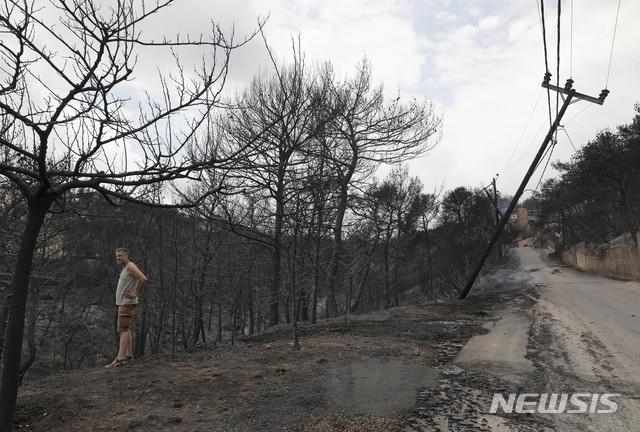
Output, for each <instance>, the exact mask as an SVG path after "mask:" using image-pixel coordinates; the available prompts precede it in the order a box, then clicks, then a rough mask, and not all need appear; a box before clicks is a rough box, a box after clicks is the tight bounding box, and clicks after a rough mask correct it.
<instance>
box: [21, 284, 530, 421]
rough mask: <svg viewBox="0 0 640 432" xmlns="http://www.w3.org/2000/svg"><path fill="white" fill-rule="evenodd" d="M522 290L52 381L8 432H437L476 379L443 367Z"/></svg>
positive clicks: (29, 393)
mask: <svg viewBox="0 0 640 432" xmlns="http://www.w3.org/2000/svg"><path fill="white" fill-rule="evenodd" d="M521 293H522V291H519V292H515V293H502V294H500V295H499V296H496V295H487V296H482V297H475V298H471V299H468V300H465V301H456V302H451V303H448V304H415V305H412V306H406V307H399V308H394V309H391V310H388V311H380V312H376V313H372V314H369V315H365V316H354V317H349V319H348V320H347V321H346V322H345V320H344V318H340V319H335V320H326V321H322V322H320V323H318V324H316V325H313V326H312V325H301V328H300V343H301V348H302V349H301V350H300V351H294V350H293V349H292V343H291V340H290V339H291V337H290V336H291V329H290V327H289V326H278V327H275V328H272V329H269V331H268V332H265V333H263V334H261V335H258V336H254V337H247V338H245V339H243V340H242V341H240V342H238V343H236V344H235V345H233V346H217V347H210V348H205V347H203V348H202V349H201V350H199V351H196V352H193V353H180V354H178V355H176V357H175V358H172V357H171V356H170V355H159V356H145V357H144V358H140V359H136V360H134V361H133V362H130V363H129V364H126V365H124V366H121V367H117V368H110V369H104V368H102V367H100V368H96V369H92V370H79V371H73V372H65V373H60V374H58V375H56V376H52V377H49V378H43V379H39V380H38V381H36V382H32V383H30V384H29V385H26V386H24V387H22V388H21V389H20V395H19V401H18V410H17V413H16V423H15V429H16V430H33V431H58V430H65V431H72V430H83V431H85V430H93V431H103V430H104V431H107V430H110V431H111V430H116V431H120V430H123V431H124V430H133V431H151V430H153V431H155V430H159V429H161V430H189V431H283V430H288V431H361V430H367V431H376V430H377V431H393V430H399V429H404V430H437V429H436V426H434V425H437V422H439V421H440V420H439V419H438V415H439V414H438V413H439V412H440V413H441V414H442V416H447V415H448V414H446V412H445V411H447V410H449V411H451V410H452V407H451V404H452V403H458V402H456V401H455V400H452V401H449V402H448V403H447V401H446V400H447V398H455V397H456V396H455V394H456V393H457V391H455V388H454V387H455V386H456V385H457V386H458V387H459V389H458V390H459V391H460V392H462V393H464V392H466V391H467V390H466V389H465V386H467V385H469V383H468V382H467V383H466V384H465V382H466V381H468V380H469V379H472V380H477V379H479V376H478V375H474V374H471V373H467V372H465V371H460V370H457V369H456V368H455V367H454V366H453V365H452V364H451V360H452V359H453V357H454V356H455V355H456V354H457V353H458V351H459V350H460V348H462V346H463V345H464V344H465V343H466V342H467V340H468V339H469V338H470V337H471V336H473V335H475V334H479V333H482V332H485V331H486V330H485V329H484V328H483V327H482V326H483V325H484V324H485V323H487V322H488V321H489V320H492V319H496V318H495V316H496V315H497V314H499V312H500V311H501V310H502V309H503V308H504V307H506V306H508V305H509V304H512V303H513V302H514V301H515V300H514V299H518V298H522V295H521ZM491 379H493V378H491ZM454 381H455V382H454ZM494 384H495V383H491V384H489V385H494ZM443 385H445V386H447V385H448V386H449V389H450V391H449V390H447V391H445V392H444V393H446V394H441V393H443V391H442V387H441V386H443ZM495 385H500V384H495ZM445 388H446V387H445ZM439 389H440V390H439ZM438 392H439V393H438ZM431 393H433V394H434V395H435V394H436V393H437V394H438V396H437V397H430V396H429V394H431ZM486 393H487V395H489V396H490V394H492V393H493V389H492V391H491V392H486ZM438 407H440V408H438ZM439 409H440V411H438V410H439ZM462 414H464V413H462ZM462 414H460V415H462ZM462 420H464V419H463V418H461V421H462ZM452 424H453V423H452ZM443 430H444V429H443ZM469 430H473V429H469ZM478 430H484V429H482V428H480V429H478ZM487 430H489V429H487Z"/></svg>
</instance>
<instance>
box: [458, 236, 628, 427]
mask: <svg viewBox="0 0 640 432" xmlns="http://www.w3.org/2000/svg"><path fill="white" fill-rule="evenodd" d="M517 254H518V255H519V258H520V266H519V268H518V269H513V270H512V271H511V275H510V277H511V278H512V280H513V281H514V284H515V285H521V284H522V282H523V281H526V282H527V284H528V285H534V286H536V289H535V291H534V293H535V294H534V295H533V297H536V298H535V302H533V303H530V304H529V305H527V306H526V308H524V307H522V306H518V305H514V307H513V308H509V309H507V310H505V311H504V312H503V313H501V315H500V316H498V317H496V319H495V320H493V321H491V322H490V323H489V324H487V326H486V327H487V328H488V330H489V333H488V334H486V335H481V336H476V337H474V338H472V339H471V340H470V341H469V342H468V343H467V344H466V345H465V347H464V348H463V349H462V351H461V352H460V354H459V355H458V357H457V359H456V363H457V364H458V365H460V366H462V367H464V368H465V369H469V370H476V371H478V370H479V371H483V372H487V373H491V374H494V375H496V376H498V377H500V379H501V380H502V381H504V382H508V383H511V384H512V387H511V388H512V389H516V393H517V394H518V395H522V394H523V393H524V394H538V395H541V394H543V393H546V394H547V396H546V397H547V398H551V397H552V395H553V394H557V395H558V396H557V397H558V400H560V398H561V395H562V394H567V395H568V397H569V398H570V397H571V396H573V395H578V396H575V397H576V398H577V400H578V401H582V402H583V403H582V404H581V403H578V404H572V403H571V400H569V401H568V403H567V408H566V409H565V410H564V411H563V412H562V413H555V414H549V413H539V412H538V409H537V408H533V409H534V411H536V412H534V413H533V414H531V413H529V414H518V413H512V414H508V415H507V416H506V417H509V418H511V419H513V418H514V416H516V417H517V416H534V418H535V416H538V418H540V419H541V423H540V424H543V425H544V426H545V427H544V429H545V430H557V431H581V432H583V431H598V432H601V431H640V283H638V282H637V281H618V280H613V279H609V278H605V277H600V276H596V275H591V274H587V273H584V272H580V271H576V270H574V269H571V268H569V267H567V266H562V265H558V264H554V263H552V262H551V261H549V260H547V259H546V258H545V257H544V256H543V253H542V251H541V250H539V249H534V248H522V249H519V250H518V251H517ZM531 304H533V306H531ZM488 390H490V389H488ZM603 394H610V395H612V396H607V397H606V399H607V400H609V401H613V402H614V405H615V407H614V406H613V405H611V404H610V403H609V404H607V403H606V400H605V402H603V401H602V399H601V398H602V395H603ZM505 396H506V395H505ZM527 398H528V399H524V400H526V401H527V402H530V401H534V400H536V397H535V396H528V397H527ZM534 406H536V405H535V404H529V405H527V407H529V408H531V407H534ZM556 406H557V405H556ZM569 410H574V411H586V412H574V413H568V411H569ZM591 411H595V412H591ZM598 411H601V412H598ZM603 411H613V412H603ZM516 420H517V419H516ZM501 430H502V429H501Z"/></svg>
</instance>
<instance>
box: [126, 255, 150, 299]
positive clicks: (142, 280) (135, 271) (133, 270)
mask: <svg viewBox="0 0 640 432" xmlns="http://www.w3.org/2000/svg"><path fill="white" fill-rule="evenodd" d="M127 271H128V272H129V274H130V275H131V276H133V277H135V278H136V279H138V288H137V289H136V290H135V291H128V292H125V293H124V295H126V296H127V297H138V296H139V295H140V293H141V292H142V288H144V285H145V284H146V283H147V277H146V276H145V275H144V273H142V272H141V271H140V269H139V268H138V266H137V265H135V264H134V263H130V264H129V266H128V267H127Z"/></svg>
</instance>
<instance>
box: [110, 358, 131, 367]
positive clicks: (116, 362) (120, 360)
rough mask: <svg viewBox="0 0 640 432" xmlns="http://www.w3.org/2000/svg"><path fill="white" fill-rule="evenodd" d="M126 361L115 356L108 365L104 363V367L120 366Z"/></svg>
mask: <svg viewBox="0 0 640 432" xmlns="http://www.w3.org/2000/svg"><path fill="white" fill-rule="evenodd" d="M126 362H127V360H126V359H119V358H116V359H115V360H113V361H112V362H111V363H109V364H108V365H106V366H105V367H106V368H110V367H114V366H122V365H123V364H125V363H126Z"/></svg>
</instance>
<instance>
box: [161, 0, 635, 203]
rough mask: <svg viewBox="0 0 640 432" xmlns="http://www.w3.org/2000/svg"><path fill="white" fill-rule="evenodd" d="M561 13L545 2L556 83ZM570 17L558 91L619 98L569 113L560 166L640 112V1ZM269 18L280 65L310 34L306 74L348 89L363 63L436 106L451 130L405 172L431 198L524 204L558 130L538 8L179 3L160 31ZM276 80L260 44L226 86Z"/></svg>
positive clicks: (347, 1) (521, 4)
mask: <svg viewBox="0 0 640 432" xmlns="http://www.w3.org/2000/svg"><path fill="white" fill-rule="evenodd" d="M557 6H558V5H557V1H545V2H544V10H545V14H544V18H545V21H546V33H547V34H546V40H547V47H548V65H549V69H550V71H551V72H552V73H553V78H552V82H553V83H555V80H556V75H558V74H557V73H556V69H557V67H558V61H557V55H558V54H557V37H558V35H557V30H556V27H557V19H558V7H557ZM618 8H619V10H620V13H619V15H618V14H617V11H618ZM560 16H561V24H560V39H561V44H560V46H561V48H560V65H559V66H560V74H559V79H560V86H563V85H564V82H565V81H566V80H567V79H568V78H572V79H573V80H574V81H575V83H574V88H575V89H576V91H578V92H580V93H583V94H587V95H590V96H595V97H597V96H598V95H599V93H600V91H601V90H602V89H604V88H607V89H608V90H609V91H610V94H609V96H608V97H607V99H606V100H605V102H604V104H603V105H598V104H594V103H590V102H586V101H578V102H576V103H573V104H571V105H570V106H569V109H568V110H567V113H566V114H565V116H564V118H563V120H562V122H561V125H562V128H561V130H560V131H559V133H558V141H557V144H556V145H555V146H554V147H553V152H552V154H551V161H557V160H562V161H568V160H569V159H570V157H571V155H572V154H573V153H574V152H575V150H576V149H579V148H580V147H582V146H583V145H584V144H586V143H587V142H588V141H589V140H592V139H593V138H595V136H596V134H597V133H598V132H599V131H602V130H605V129H611V130H615V128H616V127H617V126H619V125H622V124H626V123H630V122H631V120H632V118H633V117H634V115H635V112H634V104H635V103H636V102H640V85H638V80H639V78H640V26H638V25H637V20H638V18H640V1H637V0H575V1H572V0H566V1H563V2H562V6H561V14H560ZM265 18H267V20H266V25H265V27H264V33H265V35H266V38H267V41H268V43H269V46H270V47H271V50H272V52H273V54H274V55H275V57H276V58H277V59H278V60H279V61H287V59H290V58H291V56H292V54H291V52H292V50H291V43H292V38H297V37H298V35H299V36H300V39H301V45H302V50H303V51H304V53H305V58H306V60H307V61H308V62H313V61H319V62H322V61H325V60H330V61H331V62H332V63H333V65H334V68H335V71H336V73H337V74H338V75H339V76H340V75H348V74H353V72H354V71H355V65H356V64H357V63H358V62H359V61H361V60H362V58H363V57H365V56H366V57H367V58H368V59H369V61H370V62H371V65H372V69H373V80H374V82H376V83H382V84H383V85H384V87H385V89H386V91H387V92H388V94H389V95H390V96H395V95H396V94H397V93H398V92H399V94H400V97H401V98H402V99H404V100H407V101H409V100H410V99H412V98H414V97H417V98H418V99H422V98H423V97H427V98H429V99H431V100H432V101H433V102H434V104H435V106H436V112H437V113H439V114H440V115H442V117H443V130H442V137H441V140H440V142H439V144H438V145H437V146H436V147H435V148H434V149H433V150H431V151H430V152H429V153H428V154H427V155H425V156H424V157H421V158H419V159H416V160H412V161H410V162H409V163H408V165H409V174H410V175H411V176H418V177H419V178H420V179H421V180H422V182H423V184H424V187H425V190H426V191H427V192H428V191H433V190H438V189H443V190H445V191H446V190H450V189H453V188H455V187H458V186H465V187H471V188H480V187H485V186H487V185H489V184H490V183H491V181H492V179H493V178H494V177H496V176H497V186H498V190H499V191H500V192H501V193H503V194H508V195H511V194H514V193H515V191H516V190H517V188H518V186H519V185H520V183H521V181H522V178H523V176H524V174H525V172H526V171H527V169H528V168H529V165H530V164H531V161H532V160H533V158H534V156H535V154H536V152H537V151H538V148H539V147H540V145H541V143H542V141H543V139H544V136H545V135H546V133H547V131H548V130H549V126H550V114H549V105H548V102H549V101H548V97H550V98H551V103H552V105H553V109H552V116H553V118H555V112H556V111H555V110H556V108H555V106H556V101H557V94H556V93H555V92H551V93H550V96H549V95H548V93H547V91H546V89H543V88H542V87H541V85H540V84H541V82H542V79H543V76H544V73H545V70H546V69H545V57H544V44H543V35H542V25H541V13H540V2H539V1H535V0H323V1H317V0H233V1H232V0H206V1H204V0H179V1H177V2H176V4H175V5H174V6H172V8H171V13H170V14H169V16H165V17H164V18H161V19H162V20H164V21H162V22H160V23H159V25H160V26H159V28H160V29H164V30H165V31H166V33H168V34H171V33H172V31H173V30H174V29H175V30H176V31H180V32H181V33H186V32H190V33H195V34H197V33H198V32H201V31H202V32H205V33H206V31H207V28H208V26H209V25H210V22H211V21H212V20H213V21H214V22H216V23H218V24H219V25H220V27H221V29H222V30H223V31H225V32H227V33H228V32H230V31H231V29H233V30H234V32H235V35H236V38H241V37H242V36H243V35H247V34H250V33H251V31H252V30H253V29H255V28H256V26H257V22H258V20H259V19H265ZM614 35H615V37H614ZM269 67H270V64H269V59H268V57H267V53H266V50H265V47H264V43H263V41H262V40H261V39H260V38H256V39H254V40H253V41H251V42H250V43H248V44H247V45H245V46H243V47H242V48H240V49H238V50H237V51H236V52H234V53H233V54H232V57H231V69H230V76H229V80H228V82H227V86H228V88H229V89H242V88H243V87H244V86H245V85H247V84H248V83H249V81H250V80H251V78H252V77H253V76H254V74H255V73H257V72H258V71H259V70H265V69H268V68H269ZM561 103H562V100H561V99H560V104H561ZM545 166H546V159H545V161H544V162H543V164H542V166H541V167H539V168H538V170H536V172H535V173H534V174H533V176H532V178H531V180H530V181H529V183H528V186H527V189H528V190H527V191H526V194H525V197H526V196H527V194H530V193H531V191H532V190H535V189H536V188H538V187H539V183H540V181H541V179H543V178H549V177H555V176H557V173H556V172H555V171H554V170H553V169H552V168H551V166H550V165H549V166H547V168H546V169H545ZM383 173H384V171H382V174H381V175H383Z"/></svg>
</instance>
